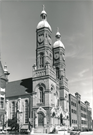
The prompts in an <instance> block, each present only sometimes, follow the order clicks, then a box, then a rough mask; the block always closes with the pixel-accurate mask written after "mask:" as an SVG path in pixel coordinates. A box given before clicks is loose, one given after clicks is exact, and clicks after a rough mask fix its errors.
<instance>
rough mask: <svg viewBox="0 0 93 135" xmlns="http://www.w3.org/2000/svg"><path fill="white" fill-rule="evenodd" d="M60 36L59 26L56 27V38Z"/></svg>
mask: <svg viewBox="0 0 93 135" xmlns="http://www.w3.org/2000/svg"><path fill="white" fill-rule="evenodd" d="M60 37H61V34H60V33H59V27H57V33H56V38H57V39H60Z"/></svg>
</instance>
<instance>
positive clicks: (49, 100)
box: [32, 9, 69, 132]
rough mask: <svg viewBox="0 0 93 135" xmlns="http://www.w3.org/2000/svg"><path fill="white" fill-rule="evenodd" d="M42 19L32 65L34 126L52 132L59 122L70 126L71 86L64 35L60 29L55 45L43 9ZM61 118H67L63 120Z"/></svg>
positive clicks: (37, 33)
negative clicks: (68, 78) (62, 38)
mask: <svg viewBox="0 0 93 135" xmlns="http://www.w3.org/2000/svg"><path fill="white" fill-rule="evenodd" d="M41 18H42V20H41V22H39V24H38V26H37V29H36V65H33V95H32V98H33V107H32V110H33V125H34V128H35V132H50V131H51V129H52V128H53V127H55V126H56V125H58V126H59V125H61V124H64V125H67V126H69V120H68V118H69V116H68V115H69V114H68V113H69V101H68V93H69V89H68V80H67V78H66V66H65V47H64V45H63V44H62V42H61V38H60V37H61V35H60V33H59V31H58V32H57V33H56V40H57V41H55V43H54V45H53V46H52V38H51V37H52V36H51V35H52V29H51V28H50V25H49V24H48V22H47V19H46V18H47V13H46V12H45V10H44V9H43V11H42V12H41ZM46 24H47V25H46ZM66 114H67V116H68V117H67V116H66ZM60 117H62V119H63V117H64V120H63V123H62V121H61V120H60V119H61V118H60Z"/></svg>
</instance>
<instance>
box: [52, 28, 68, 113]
mask: <svg viewBox="0 0 93 135" xmlns="http://www.w3.org/2000/svg"><path fill="white" fill-rule="evenodd" d="M55 37H56V41H55V43H54V44H53V65H54V66H55V68H56V79H57V80H58V81H59V91H60V105H61V106H62V108H63V110H64V111H65V112H69V101H68V100H69V98H68V94H69V89H68V79H67V78H66V65H65V46H64V45H63V43H62V41H61V34H60V33H59V29H57V33H56V36H55Z"/></svg>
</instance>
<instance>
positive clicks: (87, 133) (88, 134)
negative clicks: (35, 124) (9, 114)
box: [0, 131, 93, 135]
mask: <svg viewBox="0 0 93 135" xmlns="http://www.w3.org/2000/svg"><path fill="white" fill-rule="evenodd" d="M0 135H24V134H8V133H7V134H1V133H0ZM28 135H31V134H28ZM32 135H48V134H45V133H34V134H32ZM50 135H70V134H69V133H67V134H66V133H65V134H64V133H63V134H50ZM73 135H74V134H73ZM75 135H76V134H75ZM80 135H93V131H91V132H81V133H80Z"/></svg>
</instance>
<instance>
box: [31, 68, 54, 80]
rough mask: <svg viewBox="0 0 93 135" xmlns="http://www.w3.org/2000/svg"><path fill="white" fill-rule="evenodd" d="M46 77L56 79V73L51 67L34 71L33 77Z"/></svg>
mask: <svg viewBox="0 0 93 135" xmlns="http://www.w3.org/2000/svg"><path fill="white" fill-rule="evenodd" d="M45 75H50V76H52V77H53V78H55V79H56V71H55V70H54V69H53V68H52V67H50V66H48V67H45V68H44V69H35V70H33V77H40V76H45Z"/></svg>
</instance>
